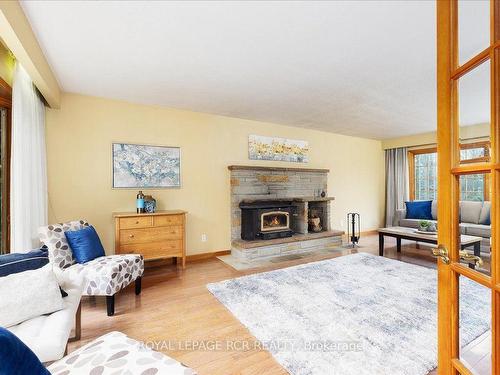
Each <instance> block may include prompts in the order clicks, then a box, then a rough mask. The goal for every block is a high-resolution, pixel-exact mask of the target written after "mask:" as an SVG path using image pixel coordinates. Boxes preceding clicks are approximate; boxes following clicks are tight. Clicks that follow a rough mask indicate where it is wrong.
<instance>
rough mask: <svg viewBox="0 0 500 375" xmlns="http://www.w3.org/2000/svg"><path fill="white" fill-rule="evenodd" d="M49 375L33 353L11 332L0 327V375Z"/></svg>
mask: <svg viewBox="0 0 500 375" xmlns="http://www.w3.org/2000/svg"><path fill="white" fill-rule="evenodd" d="M13 374H30V375H50V372H49V370H47V369H46V368H45V367H44V366H43V365H42V363H41V362H40V360H39V359H38V358H37V356H36V355H35V353H33V352H32V351H31V349H30V348H28V347H27V346H26V344H24V343H23V342H22V341H21V340H19V338H17V336H16V335H14V334H13V333H12V332H10V331H8V330H6V329H5V328H2V327H0V375H13Z"/></svg>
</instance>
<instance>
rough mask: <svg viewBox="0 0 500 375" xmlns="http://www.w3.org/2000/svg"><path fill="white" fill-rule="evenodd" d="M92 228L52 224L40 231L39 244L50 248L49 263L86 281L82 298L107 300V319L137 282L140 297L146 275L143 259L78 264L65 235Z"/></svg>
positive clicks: (117, 257)
mask: <svg viewBox="0 0 500 375" xmlns="http://www.w3.org/2000/svg"><path fill="white" fill-rule="evenodd" d="M86 226H89V223H87V222H86V221H85V220H79V221H70V222H67V223H59V224H51V225H48V226H45V227H40V228H39V232H38V233H39V236H40V241H41V242H42V244H43V245H45V246H46V247H47V248H48V251H49V260H50V262H51V263H52V264H53V265H54V267H57V268H60V269H61V270H62V271H63V272H65V273H70V274H79V275H81V276H83V278H84V288H83V295H87V296H106V305H107V312H108V316H112V315H114V312H115V295H116V293H118V292H119V291H120V290H122V289H123V288H125V287H127V286H128V285H129V284H131V283H132V282H134V281H135V294H136V295H139V294H140V293H141V280H142V275H143V274H144V259H143V257H142V255H136V254H121V255H108V256H103V257H99V258H96V259H94V260H91V261H90V262H87V263H83V264H80V263H76V261H75V259H74V257H73V253H72V250H71V248H70V246H69V244H68V242H67V240H66V236H65V234H64V233H65V232H67V231H74V230H80V229H82V228H84V227H86Z"/></svg>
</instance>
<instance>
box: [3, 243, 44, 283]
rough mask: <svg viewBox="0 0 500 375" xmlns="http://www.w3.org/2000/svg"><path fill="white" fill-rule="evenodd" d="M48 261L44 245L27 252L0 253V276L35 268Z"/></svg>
mask: <svg viewBox="0 0 500 375" xmlns="http://www.w3.org/2000/svg"><path fill="white" fill-rule="evenodd" d="M48 263H49V253H48V251H47V248H46V247H42V248H40V249H37V250H31V251H30V252H29V253H24V254H22V253H12V254H6V255H0V277H3V276H9V275H12V274H13V273H19V272H24V271H31V270H36V269H38V268H42V267H43V266H45V265H47V264H48Z"/></svg>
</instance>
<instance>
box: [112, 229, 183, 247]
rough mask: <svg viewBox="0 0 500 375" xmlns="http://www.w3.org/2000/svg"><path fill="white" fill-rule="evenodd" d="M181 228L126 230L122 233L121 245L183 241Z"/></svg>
mask: <svg viewBox="0 0 500 375" xmlns="http://www.w3.org/2000/svg"><path fill="white" fill-rule="evenodd" d="M182 234H183V230H182V227H181V226H173V227H159V228H142V229H124V230H121V231H120V243H121V244H137V243H148V242H159V241H167V240H180V239H182Z"/></svg>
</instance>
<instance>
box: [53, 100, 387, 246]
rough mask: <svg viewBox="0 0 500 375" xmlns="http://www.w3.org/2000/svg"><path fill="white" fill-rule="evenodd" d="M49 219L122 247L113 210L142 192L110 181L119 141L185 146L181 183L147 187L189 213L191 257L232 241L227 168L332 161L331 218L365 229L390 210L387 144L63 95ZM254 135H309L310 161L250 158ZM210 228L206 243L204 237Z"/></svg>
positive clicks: (56, 121)
mask: <svg viewBox="0 0 500 375" xmlns="http://www.w3.org/2000/svg"><path fill="white" fill-rule="evenodd" d="M46 121H47V159H48V178H49V200H50V206H49V220H50V221H51V222H56V221H57V222H59V221H66V220H69V219H76V218H85V219H87V220H89V221H90V222H91V223H92V224H94V225H95V227H96V229H97V230H98V232H99V233H100V236H101V238H102V240H103V244H104V246H105V247H106V249H107V252H112V251H113V245H112V244H113V238H114V232H113V231H114V227H113V221H112V218H111V213H112V212H113V211H133V210H134V209H135V208H134V207H135V195H136V193H137V191H136V190H113V189H112V188H111V143H112V142H113V141H122V142H131V143H144V144H157V145H168V146H180V147H181V155H182V156H181V178H182V188H180V189H166V190H155V191H149V190H148V191H147V193H152V194H153V196H154V197H155V198H156V199H157V201H158V203H159V208H160V209H176V208H178V209H185V210H187V211H189V215H188V220H187V222H188V225H187V249H188V254H196V253H203V252H211V251H218V250H226V249H229V248H230V185H229V171H228V169H227V166H228V165H231V164H245V165H249V164H253V165H265V166H292V167H313V168H329V169H330V175H329V181H328V186H329V194H330V195H333V196H335V197H336V200H335V201H334V202H333V206H332V211H333V213H332V223H333V226H334V227H336V228H339V227H340V226H341V222H342V221H343V220H345V215H346V213H347V212H351V211H356V212H359V213H360V214H361V223H362V225H363V229H364V230H368V229H374V228H377V227H378V226H380V225H381V223H382V221H383V215H384V153H383V150H382V147H381V142H380V141H374V140H368V139H362V138H354V137H347V136H341V135H336V134H331V133H325V132H319V131H314V130H307V129H301V128H295V127H287V126H282V125H276V124H269V123H263V122H256V121H249V120H242V119H235V118H229V117H222V116H215V115H209V114H202V113H194V112H188V111H181V110H174V109H166V108H160V107H152V106H145V105H135V104H130V103H126V102H120V101H113V100H107V99H100V98H95V97H88V96H80V95H73V94H63V96H62V101H61V109H59V110H56V109H47V120H46ZM249 134H259V135H267V136H280V137H288V138H293V139H304V140H307V141H309V148H310V162H309V163H308V164H295V163H284V162H255V161H250V160H248V156H247V153H248V148H247V141H248V135H249ZM204 233H205V234H207V235H208V241H207V242H201V235H202V234H204Z"/></svg>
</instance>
